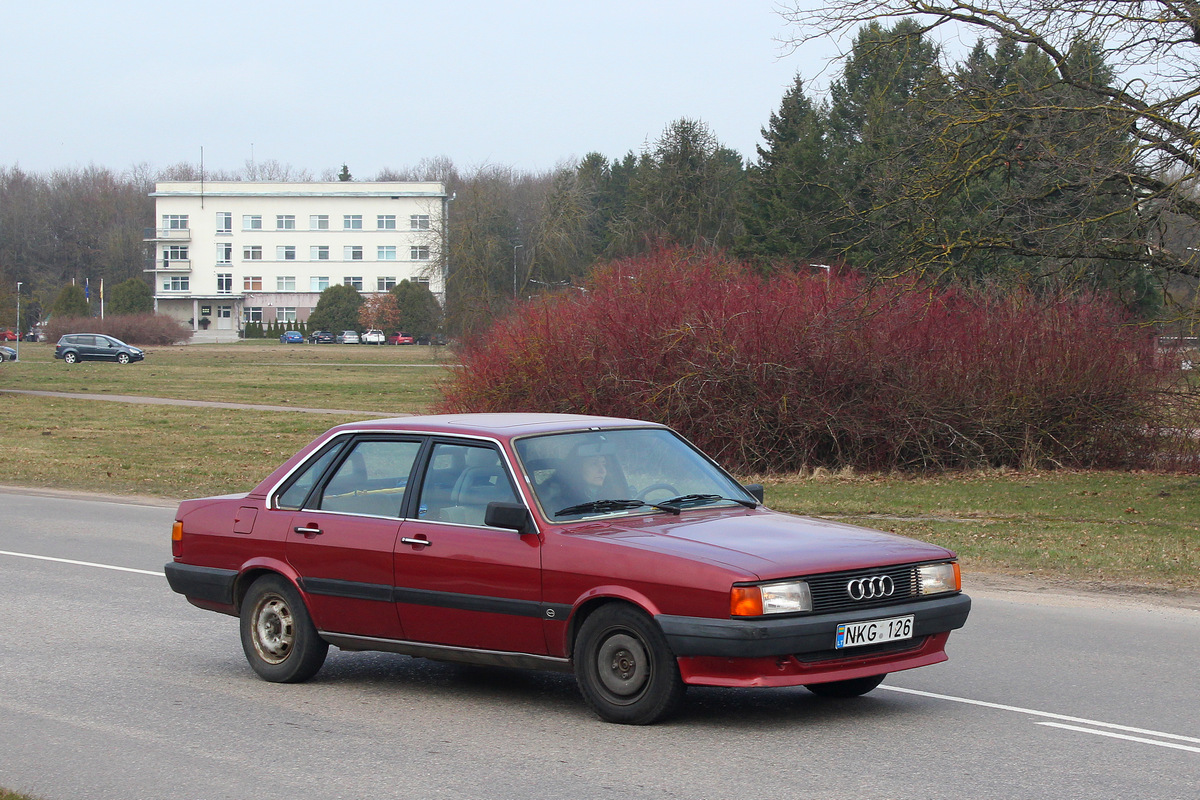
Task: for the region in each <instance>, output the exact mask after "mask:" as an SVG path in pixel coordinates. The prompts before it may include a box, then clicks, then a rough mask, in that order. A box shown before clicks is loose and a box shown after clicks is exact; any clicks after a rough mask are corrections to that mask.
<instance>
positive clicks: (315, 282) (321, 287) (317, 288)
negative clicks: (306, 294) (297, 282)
mask: <svg viewBox="0 0 1200 800" xmlns="http://www.w3.org/2000/svg"><path fill="white" fill-rule="evenodd" d="M308 280H309V284H308V290H309V291H310V292H323V291H325V290H326V289H328V288H329V276H328V275H325V276H317V277H314V278H309V279H308Z"/></svg>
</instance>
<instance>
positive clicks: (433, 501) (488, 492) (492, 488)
mask: <svg viewBox="0 0 1200 800" xmlns="http://www.w3.org/2000/svg"><path fill="white" fill-rule="evenodd" d="M492 502H496V503H515V502H518V501H517V496H516V493H515V492H514V491H513V487H512V482H511V481H510V480H509V478H508V472H507V470H505V468H504V463H503V461H502V460H501V458H500V453H499V452H498V451H496V450H494V449H493V448H491V447H477V446H475V445H462V444H447V443H439V444H436V445H434V448H433V452H432V453H431V454H430V459H429V467H428V469H427V470H426V473H425V479H424V481H422V483H421V500H420V504H419V505H418V511H417V515H418V516H419V517H420V518H421V519H425V520H430V521H437V522H451V523H455V524H458V525H482V524H483V515H484V512H485V511H486V510H487V505H488V503H492Z"/></svg>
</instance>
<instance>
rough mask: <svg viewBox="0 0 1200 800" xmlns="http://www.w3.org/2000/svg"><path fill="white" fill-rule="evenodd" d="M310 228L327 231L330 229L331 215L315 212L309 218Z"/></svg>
mask: <svg viewBox="0 0 1200 800" xmlns="http://www.w3.org/2000/svg"><path fill="white" fill-rule="evenodd" d="M308 229H309V230H310V231H327V230H329V215H328V214H313V215H312V216H310V217H309V218H308Z"/></svg>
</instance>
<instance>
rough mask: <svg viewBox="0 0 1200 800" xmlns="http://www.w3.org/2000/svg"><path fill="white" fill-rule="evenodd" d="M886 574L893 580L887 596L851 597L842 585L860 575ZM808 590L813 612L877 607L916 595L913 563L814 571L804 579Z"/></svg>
mask: <svg viewBox="0 0 1200 800" xmlns="http://www.w3.org/2000/svg"><path fill="white" fill-rule="evenodd" d="M883 576H887V577H889V578H891V579H892V582H893V583H894V584H895V590H894V591H893V592H892V593H891V594H890V595H888V596H887V597H873V598H868V599H863V600H855V599H854V598H852V597H851V596H850V595H849V594H848V593H847V591H846V585H847V584H848V583H849V582H850V581H853V580H858V579H860V578H875V577H880V578H881V577H883ZM804 580H805V581H806V582H807V583H808V588H809V590H810V591H811V592H812V602H813V608H812V610H813V613H814V614H819V613H823V612H828V611H853V610H855V609H859V608H877V607H879V606H890V605H895V604H896V603H904V602H907V601H909V600H912V599H913V598H915V597H917V596H918V590H919V589H920V586H918V584H917V565H915V564H902V565H900V566H895V567H876V568H873V569H864V570H855V571H853V572H833V573H830V574H828V575H814V576H812V577H807V578H805V579H804Z"/></svg>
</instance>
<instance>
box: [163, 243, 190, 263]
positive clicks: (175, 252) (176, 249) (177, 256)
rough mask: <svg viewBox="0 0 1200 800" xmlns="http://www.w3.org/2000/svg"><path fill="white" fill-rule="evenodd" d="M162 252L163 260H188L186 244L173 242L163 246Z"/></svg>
mask: <svg viewBox="0 0 1200 800" xmlns="http://www.w3.org/2000/svg"><path fill="white" fill-rule="evenodd" d="M162 254H163V261H187V260H188V249H187V245H181V244H173V245H170V246H168V247H164V248H163V251H162Z"/></svg>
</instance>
